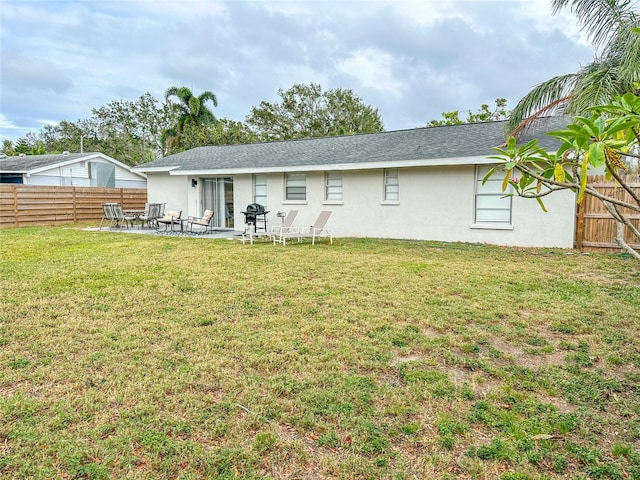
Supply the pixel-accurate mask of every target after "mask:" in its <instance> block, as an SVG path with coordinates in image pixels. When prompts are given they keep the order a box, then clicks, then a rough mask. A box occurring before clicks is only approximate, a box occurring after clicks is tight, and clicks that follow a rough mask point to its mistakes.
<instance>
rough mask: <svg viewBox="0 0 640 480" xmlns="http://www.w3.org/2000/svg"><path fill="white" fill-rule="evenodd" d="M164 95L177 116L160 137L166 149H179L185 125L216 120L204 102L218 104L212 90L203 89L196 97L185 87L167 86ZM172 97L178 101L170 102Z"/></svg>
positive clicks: (197, 124) (202, 123) (196, 124)
mask: <svg viewBox="0 0 640 480" xmlns="http://www.w3.org/2000/svg"><path fill="white" fill-rule="evenodd" d="M164 96H165V100H166V101H167V103H168V104H169V105H170V106H171V108H172V109H173V111H174V112H175V113H176V116H177V121H176V123H175V124H174V125H173V126H172V127H170V128H167V129H166V130H165V131H164V134H163V138H162V139H163V141H164V142H166V144H167V150H168V151H170V152H171V151H174V150H177V149H180V143H181V141H180V136H181V134H182V132H183V131H184V129H185V127H189V126H201V125H208V124H211V123H215V122H216V117H215V115H214V114H213V112H212V111H211V110H210V109H209V107H207V105H206V102H211V103H212V104H213V106H214V107H217V106H218V99H217V97H216V96H215V94H214V93H213V92H210V91H209V90H205V91H204V92H202V93H201V94H200V95H199V96H197V97H196V96H194V95H193V92H191V90H190V89H189V88H187V87H169V88H168V89H167V91H166V92H165V95H164ZM173 97H176V98H177V100H178V101H177V102H172V98H173Z"/></svg>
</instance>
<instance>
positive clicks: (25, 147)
mask: <svg viewBox="0 0 640 480" xmlns="http://www.w3.org/2000/svg"><path fill="white" fill-rule="evenodd" d="M14 149H15V152H16V154H20V153H24V154H25V155H26V154H27V153H31V145H29V140H27V138H26V137H20V138H19V139H18V140H16V145H15V147H14Z"/></svg>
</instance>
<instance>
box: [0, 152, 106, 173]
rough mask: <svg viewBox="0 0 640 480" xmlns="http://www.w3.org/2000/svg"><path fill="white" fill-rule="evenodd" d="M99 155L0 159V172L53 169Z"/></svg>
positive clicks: (56, 155) (27, 156) (57, 155)
mask: <svg viewBox="0 0 640 480" xmlns="http://www.w3.org/2000/svg"><path fill="white" fill-rule="evenodd" d="M95 155H99V154H98V153H93V152H92V153H68V154H66V155H63V154H62V153H57V154H53V155H25V156H24V157H6V158H0V171H1V172H11V173H27V172H31V171H33V170H37V169H39V168H44V167H53V166H55V165H58V164H60V163H68V162H69V161H74V160H78V159H81V158H86V157H91V156H95Z"/></svg>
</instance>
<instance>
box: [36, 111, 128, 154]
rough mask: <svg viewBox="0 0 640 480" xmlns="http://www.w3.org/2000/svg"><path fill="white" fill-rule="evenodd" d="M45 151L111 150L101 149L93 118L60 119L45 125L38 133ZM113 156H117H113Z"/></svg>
mask: <svg viewBox="0 0 640 480" xmlns="http://www.w3.org/2000/svg"><path fill="white" fill-rule="evenodd" d="M39 138H40V139H41V140H42V142H43V143H44V146H45V150H46V152H47V153H62V152H64V151H69V152H80V151H84V152H95V151H97V152H103V153H105V154H107V155H110V156H113V155H111V153H112V152H106V151H104V150H103V145H102V143H101V142H100V140H99V138H98V133H97V125H96V122H95V121H94V120H91V119H88V120H87V119H85V120H78V121H77V122H70V121H67V120H62V121H61V122H60V123H58V124H56V125H45V126H44V127H43V128H42V129H41V130H40V133H39ZM113 157H114V158H118V157H115V156H113Z"/></svg>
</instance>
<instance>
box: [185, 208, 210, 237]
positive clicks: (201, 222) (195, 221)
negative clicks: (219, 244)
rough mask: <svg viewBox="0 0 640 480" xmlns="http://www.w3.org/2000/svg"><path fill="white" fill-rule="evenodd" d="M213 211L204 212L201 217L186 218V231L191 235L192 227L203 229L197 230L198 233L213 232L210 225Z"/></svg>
mask: <svg viewBox="0 0 640 480" xmlns="http://www.w3.org/2000/svg"><path fill="white" fill-rule="evenodd" d="M212 220H213V210H205V211H204V214H203V215H202V217H188V218H187V231H188V232H191V233H193V226H194V225H197V226H199V227H204V230H202V229H198V230H197V232H198V233H207V232H211V231H212V230H213V226H212V225H211V224H212Z"/></svg>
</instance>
